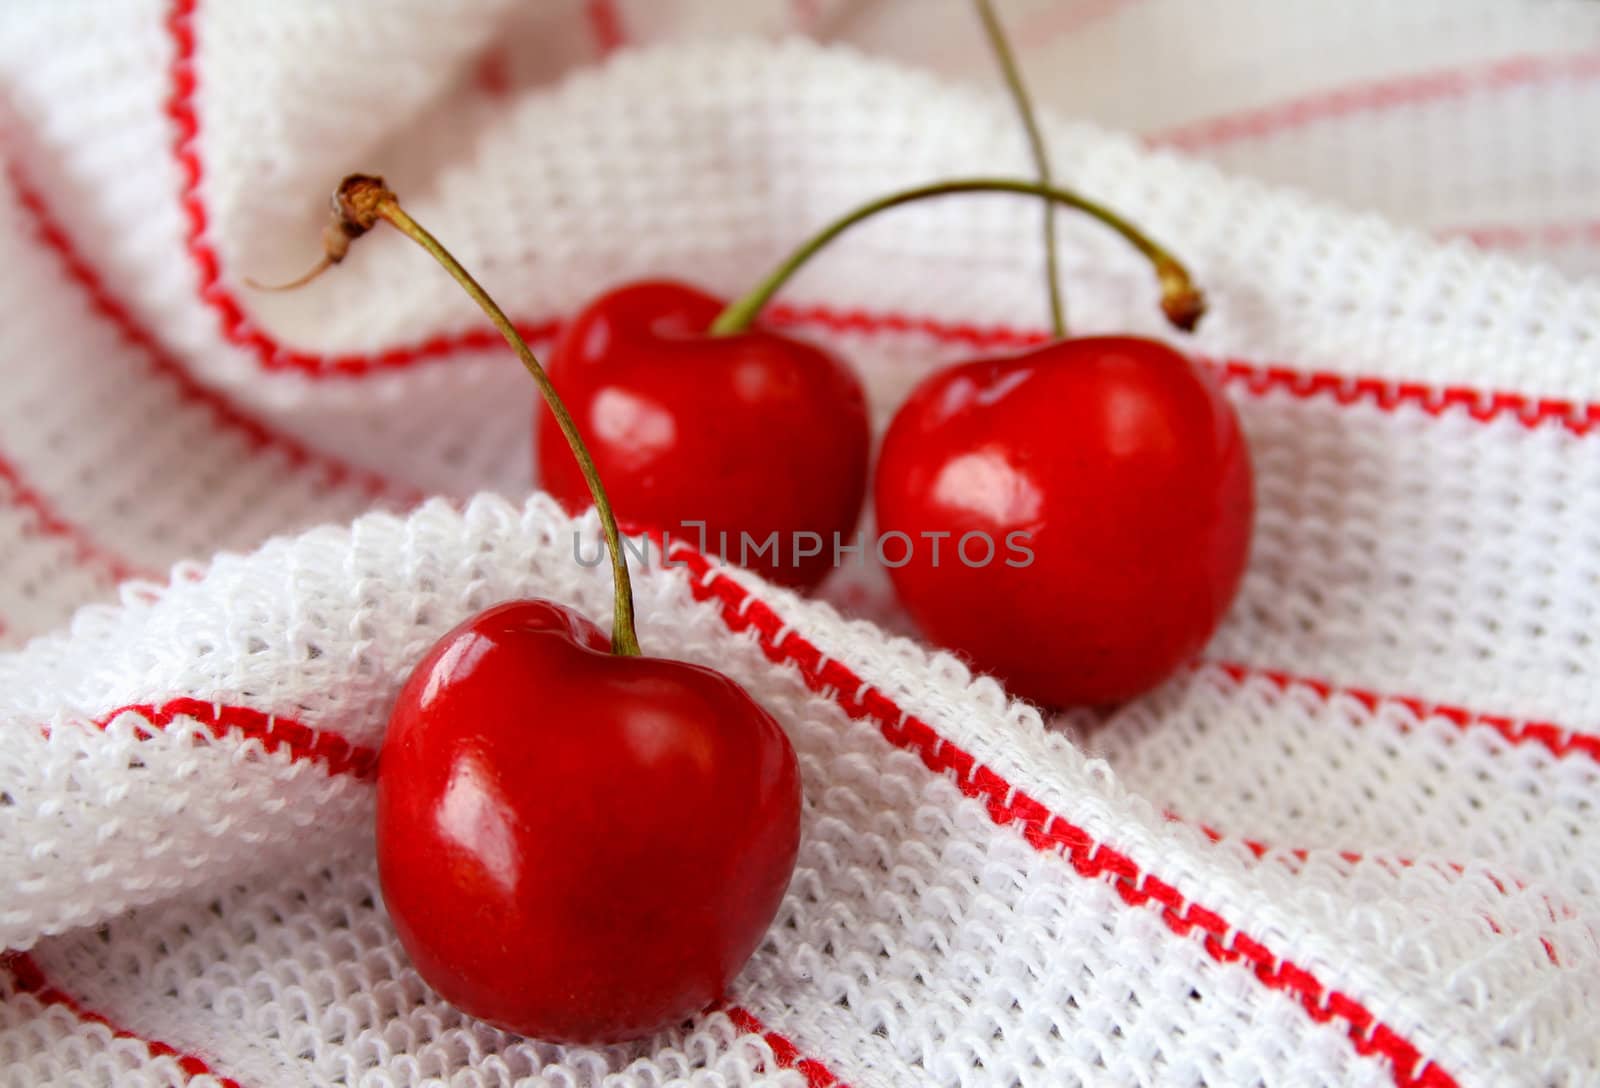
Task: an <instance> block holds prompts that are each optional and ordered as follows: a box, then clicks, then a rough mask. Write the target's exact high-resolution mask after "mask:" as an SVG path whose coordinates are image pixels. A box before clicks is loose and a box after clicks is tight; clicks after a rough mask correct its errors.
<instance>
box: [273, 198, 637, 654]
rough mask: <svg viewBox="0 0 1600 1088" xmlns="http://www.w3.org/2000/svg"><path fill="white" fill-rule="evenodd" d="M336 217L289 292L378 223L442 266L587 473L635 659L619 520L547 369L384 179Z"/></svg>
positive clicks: (341, 202) (617, 646) (622, 641)
mask: <svg viewBox="0 0 1600 1088" xmlns="http://www.w3.org/2000/svg"><path fill="white" fill-rule="evenodd" d="M333 214H334V221H333V222H332V223H331V224H330V225H329V228H328V232H327V233H326V234H325V235H324V238H323V245H324V249H325V251H326V252H325V254H324V256H323V259H322V261H321V262H320V263H319V264H318V265H317V266H316V267H315V268H313V269H312V271H311V273H309V274H308V275H307V276H303V277H301V279H300V280H297V281H295V283H294V284H293V285H290V286H298V285H299V284H300V283H303V282H306V281H307V280H308V279H309V278H310V277H312V276H315V275H316V274H318V273H320V272H321V271H323V270H324V269H326V268H328V267H330V266H332V265H334V264H337V263H339V261H341V260H343V259H344V256H345V253H346V252H347V251H348V250H349V248H350V243H351V242H352V241H354V240H355V239H356V238H359V237H361V236H362V235H363V234H365V233H366V232H367V231H369V230H371V229H372V228H373V227H374V226H375V225H376V224H377V222H378V220H380V219H383V220H386V221H387V222H388V223H389V224H390V225H391V226H393V227H394V228H395V229H396V230H398V231H400V233H402V234H404V235H405V236H406V237H407V238H410V239H411V240H412V241H413V242H416V243H417V244H418V245H419V246H421V247H422V248H423V249H425V250H427V252H428V254H429V256H431V257H432V258H433V259H434V260H436V261H438V262H439V263H440V264H441V265H443V266H444V270H445V271H446V272H448V273H450V275H451V276H452V277H453V278H454V279H455V281H456V282H457V283H459V284H460V285H461V286H462V288H463V289H464V290H465V291H466V292H467V294H468V295H469V296H471V298H472V301H474V302H476V303H477V304H478V307H479V308H480V309H481V310H483V312H484V313H485V314H487V315H488V317H489V320H490V321H492V322H493V323H494V327H495V328H497V329H499V330H500V335H501V336H503V337H505V340H506V343H507V344H509V345H511V350H512V351H514V352H516V353H517V358H518V359H521V360H522V365H523V366H524V367H526V368H527V370H528V373H529V374H531V375H533V380H534V381H535V382H537V383H538V385H539V392H540V393H541V394H542V395H543V396H544V402H545V403H546V404H547V405H549V406H550V412H551V414H552V415H554V416H555V417H556V425H557V426H559V427H560V428H561V433H562V434H563V435H565V436H566V439H567V445H569V446H571V447H572V456H573V457H575V458H576V459H577V461H578V469H579V470H580V471H581V472H582V473H583V479H584V482H585V483H587V484H588V485H589V494H590V495H591V496H592V497H593V498H594V505H595V509H596V510H598V511H599V512H600V527H601V530H602V531H603V532H604V533H605V538H606V546H607V547H608V548H609V549H610V552H611V572H612V578H613V581H614V589H615V616H614V622H613V624H612V632H611V648H612V652H613V653H615V654H617V655H619V656H624V657H629V656H637V655H638V654H639V634H638V631H637V629H636V628H635V626H634V619H633V583H632V581H631V580H630V579H629V577H628V560H627V556H626V555H625V554H624V552H623V550H622V534H621V532H620V531H619V530H618V529H617V519H616V516H615V514H613V513H612V510H611V502H610V500H608V499H607V498H606V489H605V485H604V484H603V483H601V482H600V473H599V471H598V470H597V469H596V468H595V465H594V458H592V457H590V456H589V449H588V447H587V446H585V445H584V443H583V438H582V437H581V436H580V435H579V434H578V428H577V426H576V424H574V423H573V421H572V415H571V413H569V412H568V411H567V406H566V405H565V404H563V403H562V402H561V397H560V395H559V394H557V393H556V390H555V387H554V386H553V385H551V384H550V376H549V375H548V374H546V373H545V371H544V367H542V366H540V365H539V360H538V359H537V358H536V357H535V356H534V354H533V351H532V350H531V349H529V347H528V345H527V342H526V341H524V340H523V339H522V336H521V334H520V333H518V332H517V328H516V326H515V325H513V324H512V323H511V319H510V318H509V317H507V316H506V314H505V311H504V310H502V309H500V307H499V306H498V305H497V304H496V303H495V301H494V299H492V298H490V297H489V292H487V291H485V290H484V289H483V288H482V287H481V286H479V284H478V281H477V280H475V279H473V278H472V276H471V274H470V273H468V272H467V270H466V269H465V268H462V267H461V264H460V262H459V261H457V260H456V259H455V258H454V257H453V256H451V255H450V251H449V250H447V249H445V247H444V246H443V245H441V244H440V243H439V240H438V239H436V238H435V237H434V236H433V235H431V234H429V233H428V232H427V231H426V230H424V229H423V227H422V226H421V224H419V223H418V222H417V221H416V220H415V219H412V218H411V216H409V215H407V214H406V212H405V210H404V209H403V208H401V207H400V201H399V198H397V197H396V196H395V195H394V193H393V192H391V191H390V190H389V188H388V187H387V186H386V185H384V183H383V179H382V178H380V177H373V176H371V175H368V174H351V175H350V176H349V177H347V178H345V179H344V180H343V181H342V182H340V183H339V188H338V189H337V190H335V192H334V194H333Z"/></svg>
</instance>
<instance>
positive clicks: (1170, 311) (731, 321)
mask: <svg viewBox="0 0 1600 1088" xmlns="http://www.w3.org/2000/svg"><path fill="white" fill-rule="evenodd" d="M957 193H1022V194H1024V195H1027V196H1036V197H1044V198H1046V199H1048V200H1051V201H1053V202H1054V203H1057V204H1065V205H1066V206H1067V207H1069V208H1076V209H1077V210H1078V211H1080V212H1083V213H1084V214H1085V215H1088V216H1091V217H1093V218H1095V219H1098V220H1099V221H1100V222H1102V223H1104V224H1105V225H1106V226H1108V227H1110V228H1111V229H1112V230H1114V231H1116V232H1117V233H1118V234H1120V235H1122V237H1123V238H1124V239H1126V240H1127V242H1128V244H1129V245H1131V246H1133V248H1134V249H1136V250H1138V251H1139V252H1140V253H1141V254H1143V255H1144V257H1145V259H1146V260H1148V261H1149V262H1150V263H1151V264H1152V265H1153V266H1154V267H1155V271H1156V278H1157V280H1159V281H1160V284H1161V309H1162V312H1163V313H1165V314H1166V316H1167V320H1168V321H1169V322H1171V323H1172V324H1173V325H1174V326H1175V327H1177V328H1180V329H1183V330H1185V331H1189V330H1192V329H1193V328H1194V327H1195V326H1196V325H1197V324H1199V322H1200V318H1201V316H1202V315H1203V314H1204V313H1205V299H1204V298H1203V297H1202V296H1201V294H1200V289H1199V288H1198V287H1196V286H1195V285H1194V280H1193V279H1192V278H1191V277H1190V275H1189V270H1188V269H1187V268H1185V267H1184V266H1183V265H1182V264H1181V263H1180V262H1179V261H1178V259H1177V258H1176V257H1174V256H1173V255H1172V254H1170V253H1168V252H1167V250H1166V249H1165V248H1164V247H1163V246H1161V245H1160V244H1158V243H1157V242H1156V241H1154V240H1153V239H1152V238H1150V236H1149V235H1147V234H1145V233H1144V232H1143V231H1141V230H1140V229H1139V228H1138V227H1136V226H1134V225H1133V224H1132V223H1130V222H1128V221H1127V220H1126V219H1124V218H1122V216H1120V215H1118V214H1117V213H1115V212H1113V211H1111V210H1110V209H1109V208H1106V207H1105V206H1104V205H1102V204H1099V203H1096V202H1095V201H1092V200H1090V199H1089V198H1088V197H1085V196H1080V195H1079V194H1078V193H1075V192H1073V191H1072V190H1071V189H1066V188H1060V187H1056V186H1051V185H1041V184H1039V183H1038V182H1033V181H1019V180H1015V179H1011V178H961V179H958V180H954V181H938V182H934V183H932V184H931V185H919V186H916V187H915V188H911V189H902V190H900V191H899V192H897V193H891V194H889V195H888V196H883V197H879V198H878V199H877V200H873V201H870V202H869V203H866V204H863V205H861V207H859V208H857V209H856V210H855V211H853V212H850V213H848V214H846V215H844V216H841V217H840V218H838V219H836V220H834V221H833V222H832V223H830V224H828V225H827V226H825V227H823V228H822V229H821V230H819V231H818V232H817V233H816V234H814V235H812V236H811V238H809V239H808V240H807V241H806V242H804V243H803V244H802V245H801V246H800V248H799V249H797V250H795V251H794V252H793V253H792V254H790V255H789V257H788V258H787V259H786V260H785V261H784V262H783V263H782V264H780V265H779V266H778V267H777V268H776V269H774V270H773V271H772V273H771V274H770V275H768V276H767V278H766V279H764V280H762V281H761V282H760V283H759V284H757V285H756V287H755V289H754V290H752V291H751V292H750V293H749V294H747V295H745V296H744V297H743V298H740V299H736V300H735V301H733V302H732V303H730V304H729V305H728V306H727V308H726V309H724V310H723V311H722V313H720V314H718V315H717V319H716V320H715V321H714V322H712V324H711V335H712V336H732V335H734V334H735V333H740V332H743V331H744V330H745V329H747V328H749V327H750V324H751V322H753V321H754V320H755V317H756V314H758V313H759V312H760V311H761V308H762V307H763V306H765V305H766V304H767V302H768V301H769V300H770V299H771V298H772V296H773V295H775V294H777V293H778V290H779V289H780V288H781V287H782V286H783V285H784V284H785V283H786V282H788V280H789V277H790V276H793V275H794V274H795V272H796V271H798V270H799V268H800V266H801V265H803V264H805V263H806V262H807V261H808V260H810V259H811V258H812V257H813V256H815V255H816V253H817V252H818V251H819V250H821V249H822V248H823V247H824V246H826V245H827V244H828V243H829V242H831V241H833V240H834V239H835V238H837V237H838V236H839V235H841V234H843V233H844V232H845V231H847V230H849V229H850V228H851V227H853V226H855V225H856V224H857V223H859V222H861V221H862V220H863V219H870V218H872V217H873V216H874V215H877V214H878V213H879V212H883V211H888V210H889V209H890V208H898V207H899V206H900V205H902V204H911V203H914V202H916V201H918V200H928V199H931V198H933V197H941V196H954V195H955V194H957Z"/></svg>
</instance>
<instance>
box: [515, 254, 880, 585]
mask: <svg viewBox="0 0 1600 1088" xmlns="http://www.w3.org/2000/svg"><path fill="white" fill-rule="evenodd" d="M722 309H723V303H722V302H721V301H720V300H718V299H716V298H714V297H712V296H711V295H708V294H706V293H704V292H703V291H698V290H696V289H694V288H692V287H689V286H686V285H684V284H681V283H673V282H667V281H656V282H646V283H635V284H630V285H628V286H625V287H621V288H618V289H617V290H614V291H611V292H609V293H607V294H604V295H602V296H600V297H599V298H597V299H595V300H594V301H593V302H592V303H590V304H589V305H588V306H587V307H586V308H585V309H584V310H583V311H582V312H581V313H579V314H578V315H577V317H576V318H574V319H573V321H572V322H571V323H570V324H569V325H568V326H567V327H566V329H565V331H564V332H563V334H562V336H561V338H560V340H559V341H558V342H557V344H556V346H555V348H554V350H553V351H552V352H551V355H550V358H549V362H548V367H547V369H548V371H549V374H550V380H551V382H552V383H553V384H554V385H555V388H556V390H557V391H558V392H559V393H560V394H561V399H562V400H564V401H565V402H566V404H567V406H568V408H569V409H570V410H571V412H572V416H573V418H574V420H575V421H576V422H577V425H578V430H579V431H580V433H581V434H582V435H583V439H584V442H585V443H586V444H587V445H588V447H589V449H590V451H591V452H592V453H593V455H594V461H595V464H596V466H597V467H598V468H599V471H600V476H601V478H602V479H604V480H605V484H606V490H607V492H608V493H609V494H610V496H611V502H612V505H613V506H614V507H615V508H616V510H617V516H618V517H619V518H620V519H621V520H622V521H624V522H629V523H633V524H637V525H644V526H649V527H652V528H661V529H666V530H667V531H669V532H671V533H672V534H673V535H674V536H675V537H677V538H678V539H688V540H690V541H691V542H692V543H699V540H698V535H697V534H698V530H697V529H685V528H682V525H683V523H684V522H687V521H703V522H705V532H706V546H707V548H708V549H709V550H712V551H719V552H721V554H723V555H724V556H725V557H726V558H728V559H730V560H732V561H734V562H739V561H740V560H741V557H743V558H745V559H747V560H748V565H749V566H750V567H751V568H752V569H755V570H758V571H760V572H761V573H762V574H764V575H766V576H767V577H768V578H771V579H773V580H775V581H778V582H781V583H783V584H786V585H791V586H797V587H802V588H803V587H808V586H812V585H815V584H816V583H817V582H819V581H821V580H822V578H823V576H824V575H826V574H827V572H828V570H829V569H830V564H831V561H832V554H833V553H832V544H833V537H834V534H835V533H837V534H838V535H839V537H840V538H841V539H847V538H848V537H849V536H850V535H851V533H852V531H853V530H854V529H855V525H856V519H857V518H858V517H859V516H860V512H861V500H862V498H863V496H864V494H865V492H866V485H867V456H868V445H869V429H868V422H867V406H866V398H865V397H864V396H863V394H862V391H861V385H860V383H859V382H858V381H856V379H855V376H854V375H853V374H852V373H851V372H850V370H849V369H848V368H847V367H846V366H845V365H844V364H843V363H842V362H840V361H839V360H838V359H836V358H835V357H834V356H832V355H830V354H829V353H828V352H826V351H823V350H822V349H821V348H818V347H815V346H813V345H810V344H806V343H803V342H802V341H799V340H795V339H793V338H791V337H786V336H779V335H777V334H776V333H772V332H768V331H765V330H762V329H751V330H748V331H744V332H740V333H737V334H733V335H728V336H711V335H708V330H709V329H710V327H711V324H712V322H713V321H714V320H715V319H716V317H717V315H718V314H719V313H720V312H721V311H722ZM537 412H538V415H539V426H538V438H537V451H538V468H539V475H540V479H541V481H542V484H543V486H544V488H545V489H546V490H548V491H549V492H550V493H551V494H552V495H554V496H555V497H556V499H558V500H559V501H560V502H561V504H562V505H563V506H565V507H566V508H567V509H568V510H570V511H572V512H574V513H576V512H578V511H580V510H583V509H586V508H587V507H588V506H589V504H590V498H589V491H588V488H587V486H586V485H585V483H584V480H583V477H582V475H581V474H580V473H579V471H578V468H577V466H576V464H575V463H574V462H573V459H572V454H571V453H570V452H569V451H568V448H567V444H566V440H565V439H564V438H563V437H562V435H561V433H560V431H558V430H557V429H556V428H555V427H554V426H553V420H552V417H551V416H550V413H549V410H548V409H546V408H545V407H544V406H543V405H541V406H540V407H539V408H538V409H537ZM774 532H776V533H777V534H778V541H777V548H776V550H775V552H774V551H773V550H768V551H766V552H765V553H764V554H763V555H760V556H757V555H755V554H754V552H755V550H756V549H757V548H759V547H760V546H761V545H762V544H763V543H764V542H765V541H766V540H767V538H768V536H769V535H770V534H771V533H774ZM797 532H801V533H815V534H817V535H818V536H819V537H820V538H821V540H822V542H823V545H822V547H821V548H820V553H819V554H817V555H813V556H809V557H806V558H802V559H799V560H796V559H795V555H796V553H797V552H798V551H812V550H815V549H816V548H817V545H816V543H815V541H812V540H809V539H808V540H806V541H804V542H802V545H801V547H799V548H796V547H795V545H794V536H793V534H795V533H797ZM723 533H726V534H727V535H726V538H725V539H726V542H727V544H726V547H725V548H722V547H719V542H720V541H721V540H722V539H724V538H722V537H721V536H720V535H719V534H723ZM741 533H748V534H750V541H751V546H750V549H749V550H748V551H741V548H740V543H741V536H740V534H741Z"/></svg>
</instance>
